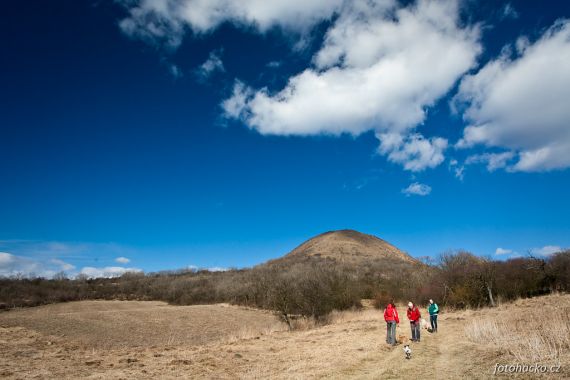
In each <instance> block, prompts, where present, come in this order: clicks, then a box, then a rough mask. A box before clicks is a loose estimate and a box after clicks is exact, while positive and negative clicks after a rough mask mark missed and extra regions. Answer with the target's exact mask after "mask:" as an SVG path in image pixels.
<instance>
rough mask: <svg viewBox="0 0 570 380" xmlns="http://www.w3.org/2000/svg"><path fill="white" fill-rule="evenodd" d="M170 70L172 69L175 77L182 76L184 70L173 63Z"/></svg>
mask: <svg viewBox="0 0 570 380" xmlns="http://www.w3.org/2000/svg"><path fill="white" fill-rule="evenodd" d="M168 70H169V71H170V74H172V76H173V77H174V78H180V77H182V71H181V70H180V68H179V67H178V66H176V65H174V64H171V65H170V66H168Z"/></svg>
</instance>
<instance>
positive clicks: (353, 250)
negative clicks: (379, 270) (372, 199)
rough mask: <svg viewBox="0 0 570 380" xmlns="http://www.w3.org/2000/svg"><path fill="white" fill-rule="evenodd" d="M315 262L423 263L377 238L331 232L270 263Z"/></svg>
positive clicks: (355, 233)
mask: <svg viewBox="0 0 570 380" xmlns="http://www.w3.org/2000/svg"><path fill="white" fill-rule="evenodd" d="M311 259H329V260H334V261H337V262H340V263H345V264H357V265H358V264H359V263H362V262H372V261H382V260H386V261H396V262H402V263H406V264H411V265H414V264H420V262H419V261H417V260H416V259H414V258H413V257H411V256H410V255H408V254H407V253H405V252H403V251H401V250H400V249H398V248H396V247H395V246H393V245H392V244H390V243H388V242H387V241H384V240H382V239H380V238H378V237H376V236H373V235H367V234H363V233H361V232H358V231H354V230H339V231H329V232H325V233H323V234H320V235H317V236H315V237H313V238H311V239H309V240H307V241H306V242H304V243H303V244H301V245H300V246H298V247H297V248H295V249H294V250H293V251H291V252H290V253H288V254H287V255H285V256H284V257H281V258H279V259H276V260H272V261H270V262H269V264H286V263H294V262H302V261H306V260H311Z"/></svg>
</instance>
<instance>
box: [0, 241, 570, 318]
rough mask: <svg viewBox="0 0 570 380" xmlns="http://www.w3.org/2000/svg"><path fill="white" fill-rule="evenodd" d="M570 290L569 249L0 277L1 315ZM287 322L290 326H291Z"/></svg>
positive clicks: (287, 311)
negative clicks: (66, 307) (45, 309)
mask: <svg viewBox="0 0 570 380" xmlns="http://www.w3.org/2000/svg"><path fill="white" fill-rule="evenodd" d="M569 290H570V251H565V252H560V253H557V254H555V255H552V256H550V257H547V258H536V257H525V258H515V259H510V260H507V261H494V260H490V259H484V258H481V257H478V256H475V255H473V254H470V253H468V252H464V251H458V252H449V253H444V254H442V255H441V256H440V258H439V260H438V262H437V263H431V265H428V264H421V263H415V264H410V263H406V262H402V261H400V260H393V261H392V260H387V259H382V260H377V261H374V260H369V261H363V262H361V263H359V264H358V265H355V264H350V265H347V264H340V263H338V262H336V261H334V260H331V259H322V258H314V257H310V258H309V257H306V258H302V259H299V260H296V261H287V262H282V263H269V264H264V265H260V266H257V267H254V268H251V269H242V270H229V271H226V272H209V271H177V272H161V273H149V274H142V273H128V274H125V275H123V276H121V277H119V278H112V279H102V278H100V279H87V278H85V277H80V278H76V279H68V278H65V276H63V275H62V276H58V277H57V278H55V279H43V278H3V279H0V306H1V307H2V308H4V309H10V308H14V307H22V306H36V305H41V304H47V303H55V302H67V301H75V300H86V299H107V300H109V299H122V300H162V301H167V302H169V303H171V304H177V305H192V304H211V303H219V302H229V303H233V304H238V305H245V306H251V307H258V308H264V309H270V310H274V311H276V312H277V313H279V314H280V315H282V316H283V317H284V318H285V319H286V320H287V318H288V316H289V315H297V316H299V315H302V316H308V317H312V318H315V319H323V318H325V317H326V316H327V315H328V314H329V313H330V312H331V311H332V310H345V309H349V308H358V307H359V306H360V300H361V299H363V298H374V300H375V301H374V302H375V305H376V306H377V307H383V306H384V304H385V303H386V302H387V301H388V300H389V299H391V298H394V299H396V300H400V301H407V300H413V301H415V302H416V303H424V302H426V301H427V300H428V299H429V298H433V299H436V300H438V302H439V304H440V305H441V306H442V307H444V308H446V307H448V308H449V307H451V308H464V307H481V306H493V305H494V304H497V303H498V302H501V301H506V300H513V299H516V298H521V297H522V298H526V297H532V296H535V295H541V294H546V293H549V292H553V291H562V292H566V291H569ZM287 321H288V320H287Z"/></svg>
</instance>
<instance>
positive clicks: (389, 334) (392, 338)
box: [386, 322, 396, 345]
mask: <svg viewBox="0 0 570 380" xmlns="http://www.w3.org/2000/svg"><path fill="white" fill-rule="evenodd" d="M386 343H388V344H392V345H394V344H396V322H387V323H386Z"/></svg>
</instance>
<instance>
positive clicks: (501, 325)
mask: <svg viewBox="0 0 570 380" xmlns="http://www.w3.org/2000/svg"><path fill="white" fill-rule="evenodd" d="M569 313H570V308H564V309H562V310H560V309H558V310H542V311H537V312H536V313H522V314H519V315H512V314H510V315H509V316H508V317H507V318H505V316H501V315H498V316H494V317H488V318H483V317H477V318H475V319H473V320H472V321H471V322H470V323H468V324H467V326H466V327H465V334H466V336H467V338H468V339H469V340H470V341H472V342H475V343H479V344H488V345H492V346H494V347H495V348H497V349H499V350H501V351H506V352H509V353H510V354H511V355H512V356H514V357H515V358H516V359H517V360H518V361H519V362H527V363H528V362H530V363H533V362H545V361H557V360H559V359H560V357H561V355H562V354H563V353H564V352H566V351H567V350H568V349H570V316H569Z"/></svg>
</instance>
